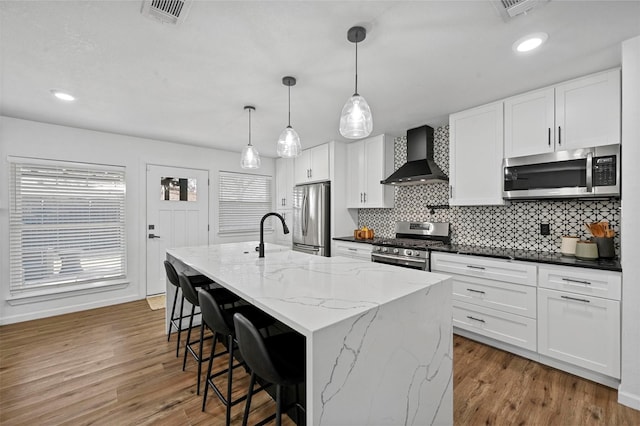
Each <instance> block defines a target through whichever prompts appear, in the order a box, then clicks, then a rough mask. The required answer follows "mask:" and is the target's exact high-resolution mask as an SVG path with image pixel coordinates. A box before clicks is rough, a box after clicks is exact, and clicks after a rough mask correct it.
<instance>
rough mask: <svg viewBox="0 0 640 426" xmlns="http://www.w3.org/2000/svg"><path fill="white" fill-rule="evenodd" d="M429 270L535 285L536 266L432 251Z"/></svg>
mask: <svg viewBox="0 0 640 426" xmlns="http://www.w3.org/2000/svg"><path fill="white" fill-rule="evenodd" d="M431 270H432V271H434V272H435V271H437V272H445V273H451V274H458V275H466V276H471V277H478V278H485V279H490V280H498V281H504V282H508V283H513V284H522V285H529V286H536V285H537V283H536V278H537V277H536V266H535V264H531V263H526V262H514V261H509V260H501V259H488V258H484V257H476V256H469V255H464V254H450V253H435V252H432V253H431Z"/></svg>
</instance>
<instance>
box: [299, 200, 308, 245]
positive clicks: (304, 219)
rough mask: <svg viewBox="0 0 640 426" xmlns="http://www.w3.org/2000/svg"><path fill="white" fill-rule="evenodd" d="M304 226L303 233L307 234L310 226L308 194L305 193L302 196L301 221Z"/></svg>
mask: <svg viewBox="0 0 640 426" xmlns="http://www.w3.org/2000/svg"><path fill="white" fill-rule="evenodd" d="M300 226H301V227H302V235H303V236H306V235H307V226H309V217H308V212H307V195H306V194H304V195H303V196H302V221H301V223H300Z"/></svg>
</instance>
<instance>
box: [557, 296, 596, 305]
mask: <svg viewBox="0 0 640 426" xmlns="http://www.w3.org/2000/svg"><path fill="white" fill-rule="evenodd" d="M560 297H562V298H563V299H567V300H575V301H576V302H584V303H591V301H590V300H587V299H578V298H576V297H569V296H563V295H561V296H560Z"/></svg>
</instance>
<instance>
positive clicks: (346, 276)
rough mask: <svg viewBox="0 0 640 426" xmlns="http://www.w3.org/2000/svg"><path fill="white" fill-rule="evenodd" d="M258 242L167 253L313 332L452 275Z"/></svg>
mask: <svg viewBox="0 0 640 426" xmlns="http://www.w3.org/2000/svg"><path fill="white" fill-rule="evenodd" d="M257 245H258V243H257V242H242V243H228V244H220V245H210V246H201V247H185V248H176V249H169V250H167V253H168V254H169V255H171V256H173V257H174V258H176V259H177V260H179V261H181V262H182V263H184V264H186V265H187V266H189V267H190V268H192V269H194V270H196V271H198V272H200V273H202V274H205V275H207V276H209V277H211V278H213V279H214V280H215V281H217V282H219V283H220V284H221V285H222V286H224V287H226V288H228V289H229V290H231V291H233V292H235V293H236V294H238V295H239V296H241V297H242V298H244V299H246V300H247V301H248V302H250V303H252V304H254V305H256V306H258V307H259V308H261V309H262V310H264V311H265V312H267V313H269V314H270V315H272V316H274V317H275V318H277V319H278V320H280V321H282V322H283V323H285V324H287V325H288V326H290V327H291V328H293V329H294V330H296V331H298V332H300V333H302V334H304V335H306V336H310V335H311V334H312V333H314V332H316V331H318V330H321V329H323V328H325V327H328V326H331V325H333V324H336V323H338V322H340V321H343V320H345V319H347V318H351V317H354V316H356V315H360V314H362V313H364V312H367V311H369V310H371V309H373V308H376V307H378V306H381V305H384V304H386V303H389V302H391V301H393V300H396V299H398V298H402V297H404V296H407V295H410V294H412V293H416V292H419V291H421V290H424V289H425V288H427V287H429V286H431V285H433V284H437V283H440V282H441V281H442V280H444V279H446V278H447V276H445V275H441V274H435V273H430V272H425V271H418V270H413V269H408V268H399V267H397V266H391V265H384V264H380V263H373V262H368V261H362V260H356V259H352V258H347V257H340V256H337V257H322V256H313V255H308V254H305V253H300V252H295V251H292V250H290V249H289V248H288V247H284V246H279V245H275V244H266V250H265V252H266V253H265V257H264V258H262V259H260V258H258V253H257V252H256V251H255V247H256V246H257Z"/></svg>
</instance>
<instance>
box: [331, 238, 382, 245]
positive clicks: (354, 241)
mask: <svg viewBox="0 0 640 426" xmlns="http://www.w3.org/2000/svg"><path fill="white" fill-rule="evenodd" d="M333 239H334V240H336V241H348V242H350V243H363V244H371V243H373V238H371V239H368V240H356V239H355V238H353V237H333Z"/></svg>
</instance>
